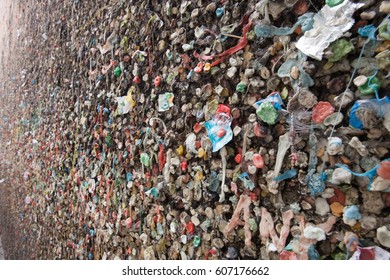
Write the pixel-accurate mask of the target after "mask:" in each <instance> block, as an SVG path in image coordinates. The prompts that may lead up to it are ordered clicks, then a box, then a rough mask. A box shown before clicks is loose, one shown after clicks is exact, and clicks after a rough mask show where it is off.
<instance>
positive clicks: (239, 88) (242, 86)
mask: <svg viewBox="0 0 390 280" xmlns="http://www.w3.org/2000/svg"><path fill="white" fill-rule="evenodd" d="M245 90H246V84H244V83H238V84H237V86H236V91H237V92H239V93H244V92H245Z"/></svg>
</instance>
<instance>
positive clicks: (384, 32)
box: [378, 23, 390, 41]
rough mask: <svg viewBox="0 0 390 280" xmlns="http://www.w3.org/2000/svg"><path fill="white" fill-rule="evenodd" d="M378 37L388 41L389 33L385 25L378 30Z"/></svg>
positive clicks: (389, 39)
mask: <svg viewBox="0 0 390 280" xmlns="http://www.w3.org/2000/svg"><path fill="white" fill-rule="evenodd" d="M378 32H379V36H381V37H382V38H383V39H385V40H388V41H390V32H389V30H387V23H385V24H382V25H381V26H379V28H378Z"/></svg>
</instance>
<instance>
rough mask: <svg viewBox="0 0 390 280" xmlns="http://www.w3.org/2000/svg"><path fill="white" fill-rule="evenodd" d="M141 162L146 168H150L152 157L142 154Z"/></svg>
mask: <svg viewBox="0 0 390 280" xmlns="http://www.w3.org/2000/svg"><path fill="white" fill-rule="evenodd" d="M141 162H142V164H143V165H145V166H146V167H148V166H149V164H150V157H149V155H148V154H147V153H142V154H141Z"/></svg>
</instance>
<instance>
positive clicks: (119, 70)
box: [114, 67, 122, 77]
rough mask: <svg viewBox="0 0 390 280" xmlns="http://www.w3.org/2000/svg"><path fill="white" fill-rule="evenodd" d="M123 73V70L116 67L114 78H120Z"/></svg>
mask: <svg viewBox="0 0 390 280" xmlns="http://www.w3.org/2000/svg"><path fill="white" fill-rule="evenodd" d="M121 73H122V70H121V68H120V67H116V68H115V69H114V76H115V77H119V76H120V75H121Z"/></svg>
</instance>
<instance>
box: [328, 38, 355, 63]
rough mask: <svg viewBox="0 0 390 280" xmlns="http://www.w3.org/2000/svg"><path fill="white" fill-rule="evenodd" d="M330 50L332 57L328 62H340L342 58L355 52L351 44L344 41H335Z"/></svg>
mask: <svg viewBox="0 0 390 280" xmlns="http://www.w3.org/2000/svg"><path fill="white" fill-rule="evenodd" d="M331 48H332V53H333V55H332V57H331V58H329V61H330V62H336V61H340V60H341V59H342V58H343V57H344V56H346V55H347V54H349V53H350V52H352V51H353V50H355V47H354V46H353V44H352V43H351V42H350V41H347V40H345V39H340V40H337V41H336V42H334V43H333V44H332V47H331Z"/></svg>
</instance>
